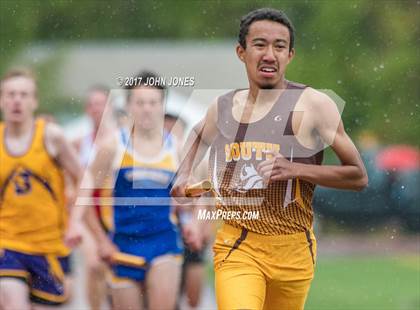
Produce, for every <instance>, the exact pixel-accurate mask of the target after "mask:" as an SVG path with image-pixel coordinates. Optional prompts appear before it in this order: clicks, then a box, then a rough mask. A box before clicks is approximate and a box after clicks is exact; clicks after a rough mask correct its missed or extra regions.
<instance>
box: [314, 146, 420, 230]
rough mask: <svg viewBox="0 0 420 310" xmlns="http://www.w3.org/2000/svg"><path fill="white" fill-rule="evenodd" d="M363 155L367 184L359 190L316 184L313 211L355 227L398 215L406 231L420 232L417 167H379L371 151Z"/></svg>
mask: <svg viewBox="0 0 420 310" xmlns="http://www.w3.org/2000/svg"><path fill="white" fill-rule="evenodd" d="M362 157H363V160H364V162H365V165H366V169H367V172H368V175H369V186H368V187H367V188H366V189H364V190H363V191H361V192H353V191H344V190H335V189H329V188H325V187H321V186H319V187H317V188H316V190H315V197H314V203H313V205H314V210H315V212H316V213H317V214H319V215H320V216H321V217H322V218H326V219H333V220H336V221H337V222H338V223H340V224H342V225H348V226H351V227H355V228H357V227H359V228H360V227H362V228H368V227H370V226H375V225H378V224H381V223H385V222H387V221H389V220H390V219H395V218H397V219H399V220H400V221H401V223H403V226H404V229H406V230H407V231H410V232H420V170H414V171H385V170H380V169H378V168H377V167H376V165H375V160H374V154H362Z"/></svg>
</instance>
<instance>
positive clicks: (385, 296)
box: [209, 256, 420, 310]
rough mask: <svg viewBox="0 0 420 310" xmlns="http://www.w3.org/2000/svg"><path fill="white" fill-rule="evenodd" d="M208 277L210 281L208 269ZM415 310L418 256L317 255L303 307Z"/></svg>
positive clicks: (419, 299)
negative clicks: (313, 276) (314, 271)
mask: <svg viewBox="0 0 420 310" xmlns="http://www.w3.org/2000/svg"><path fill="white" fill-rule="evenodd" d="M209 276H210V278H211V279H212V280H213V277H214V274H213V271H212V270H211V268H209ZM419 309H420V257H419V256H417V257H416V256H407V257H380V256H378V257H372V256H369V257H360V256H352V257H344V258H343V257H319V259H318V262H317V267H316V274H315V279H314V281H313V282H312V286H311V290H310V293H309V297H308V300H307V302H306V306H305V310H419ZM273 310H276V309H273ZM279 310H282V309H279Z"/></svg>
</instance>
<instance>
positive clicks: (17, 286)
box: [0, 278, 31, 310]
mask: <svg viewBox="0 0 420 310" xmlns="http://www.w3.org/2000/svg"><path fill="white" fill-rule="evenodd" d="M0 309H2V310H16V309H21V310H30V309H31V303H30V301H29V288H28V285H27V284H26V283H25V282H24V281H22V280H20V279H13V278H1V279H0Z"/></svg>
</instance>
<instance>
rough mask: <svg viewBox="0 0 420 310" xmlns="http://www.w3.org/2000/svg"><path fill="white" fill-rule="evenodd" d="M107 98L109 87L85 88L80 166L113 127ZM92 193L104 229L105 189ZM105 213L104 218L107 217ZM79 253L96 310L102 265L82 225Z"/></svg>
mask: <svg viewBox="0 0 420 310" xmlns="http://www.w3.org/2000/svg"><path fill="white" fill-rule="evenodd" d="M108 99H109V88H107V87H106V86H102V85H96V86H93V87H91V88H90V89H89V90H88V93H87V96H86V101H85V113H86V115H87V116H88V117H89V120H90V123H91V131H90V132H89V133H88V134H87V135H85V136H82V137H80V138H78V139H77V140H75V141H74V145H75V146H76V148H77V150H78V153H79V158H80V161H81V163H82V165H83V166H84V167H85V168H87V167H88V165H89V163H90V161H92V160H93V159H94V158H95V154H96V146H95V143H96V142H95V140H96V139H98V140H100V139H105V138H106V137H105V136H106V135H109V134H111V135H112V134H113V133H114V131H113V129H116V126H115V124H114V121H113V119H112V107H111V104H109V106H107V104H108ZM105 111H106V113H105ZM92 196H93V198H94V199H95V201H96V203H95V210H96V214H97V216H98V218H99V220H100V222H101V224H102V227H103V228H104V229H105V230H106V229H107V219H109V206H101V205H100V203H101V197H109V196H110V193H109V190H106V189H100V188H98V189H94V190H93V191H92ZM107 216H108V218H107ZM82 235H83V242H82V247H81V248H82V253H83V257H84V261H85V264H86V265H85V266H86V281H87V283H86V297H87V300H88V303H89V306H90V309H92V310H97V309H100V308H101V305H102V304H103V303H104V302H105V301H106V294H107V292H106V281H105V275H106V268H107V266H106V264H105V263H104V262H103V261H102V260H101V259H100V257H99V256H98V249H97V248H96V242H95V240H94V238H93V236H92V234H91V232H90V231H89V229H87V228H84V229H83V231H82Z"/></svg>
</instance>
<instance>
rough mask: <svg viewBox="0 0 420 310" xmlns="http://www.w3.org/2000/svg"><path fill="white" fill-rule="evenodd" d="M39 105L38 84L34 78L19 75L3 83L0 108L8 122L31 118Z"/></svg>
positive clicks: (20, 121) (23, 120) (19, 121)
mask: <svg viewBox="0 0 420 310" xmlns="http://www.w3.org/2000/svg"><path fill="white" fill-rule="evenodd" d="M37 106H38V100H37V98H36V85H35V82H34V81H33V80H32V79H30V78H28V77H23V76H18V77H12V78H10V79H7V80H5V81H3V82H2V83H1V93H0V108H1V111H2V113H3V118H4V120H5V121H6V122H15V123H22V122H25V121H27V120H29V119H30V118H31V117H32V116H33V113H34V111H35V109H36V108H37Z"/></svg>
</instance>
